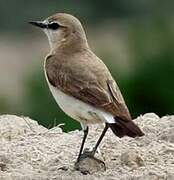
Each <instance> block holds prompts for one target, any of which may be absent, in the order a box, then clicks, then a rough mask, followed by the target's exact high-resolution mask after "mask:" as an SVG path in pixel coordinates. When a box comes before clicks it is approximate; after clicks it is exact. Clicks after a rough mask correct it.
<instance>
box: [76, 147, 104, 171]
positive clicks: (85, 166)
mask: <svg viewBox="0 0 174 180" xmlns="http://www.w3.org/2000/svg"><path fill="white" fill-rule="evenodd" d="M94 154H95V152H94V151H89V150H86V149H85V150H84V153H83V154H82V155H81V156H80V158H78V160H77V162H76V163H75V169H76V170H78V171H80V172H81V173H82V174H92V173H94V172H97V171H105V170H106V166H105V163H104V162H103V161H102V160H100V159H97V158H96V157H94Z"/></svg>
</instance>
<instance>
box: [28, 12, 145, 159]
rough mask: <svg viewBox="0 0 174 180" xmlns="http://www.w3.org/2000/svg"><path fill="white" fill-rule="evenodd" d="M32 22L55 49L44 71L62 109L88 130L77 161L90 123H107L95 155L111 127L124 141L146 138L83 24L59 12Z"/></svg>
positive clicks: (93, 152)
mask: <svg viewBox="0 0 174 180" xmlns="http://www.w3.org/2000/svg"><path fill="white" fill-rule="evenodd" d="M30 23H31V24H32V25H34V26H37V27H40V28H42V29H43V30H44V32H45V33H46V35H47V36H48V40H49V44H50V48H51V50H50V53H49V54H48V55H47V57H46V59H45V63H44V71H45V76H46V80H47V82H48V86H49V88H50V91H51V92H52V94H53V96H54V98H55V100H56V102H57V103H58V105H59V106H60V108H61V109H62V110H63V111H64V112H65V113H66V114H67V115H69V116H70V117H72V118H73V119H75V120H77V121H79V122H80V124H81V126H82V128H83V130H84V137H83V141H82V144H81V148H80V152H79V155H78V158H77V162H78V161H79V160H80V157H81V155H82V151H83V147H84V143H85V140H86V137H87V134H88V125H89V124H95V123H105V128H104V130H103V132H102V134H101V136H100V138H99V139H98V141H97V143H96V145H95V147H94V148H93V151H92V152H91V154H92V155H94V154H95V152H96V150H97V147H98V145H99V144H100V142H101V140H102V138H103V137H104V135H105V133H106V131H107V130H108V128H111V130H112V131H113V133H114V134H115V135H116V136H118V137H120V138H121V137H123V136H130V137H136V136H142V135H143V132H142V131H141V130H140V129H139V127H138V126H137V125H135V124H134V122H133V121H132V118H131V115H130V113H129V110H128V108H127V106H126V104H125V102H124V99H123V97H122V94H121V92H120V90H119V88H118V86H117V84H116V82H115V80H114V79H113V77H112V75H111V74H110V72H109V70H108V68H107V67H106V66H105V64H104V63H103V62H102V60H101V59H99V58H98V57H97V56H96V55H95V54H94V53H93V52H92V51H91V49H90V47H89V45H88V42H87V38H86V34H85V31H84V29H83V27H82V25H81V23H80V21H79V20H78V19H77V18H75V17H74V16H72V15H70V14H65V13H58V14H55V15H53V16H51V17H48V18H47V19H46V20H44V21H32V22H30Z"/></svg>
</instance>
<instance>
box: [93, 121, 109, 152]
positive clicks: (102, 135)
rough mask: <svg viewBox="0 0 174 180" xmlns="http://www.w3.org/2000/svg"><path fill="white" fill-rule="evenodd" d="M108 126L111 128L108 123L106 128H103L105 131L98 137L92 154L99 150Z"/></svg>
mask: <svg viewBox="0 0 174 180" xmlns="http://www.w3.org/2000/svg"><path fill="white" fill-rule="evenodd" d="M108 128H109V126H108V124H107V123H106V125H105V128H104V129H103V132H102V134H101V136H100V138H99V139H98V141H97V143H96V145H95V147H94V149H93V151H92V155H94V154H95V152H96V151H97V148H98V146H99V144H100V143H101V141H102V139H103V137H104V136H105V134H106V131H107V130H108Z"/></svg>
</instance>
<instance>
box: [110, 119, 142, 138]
mask: <svg viewBox="0 0 174 180" xmlns="http://www.w3.org/2000/svg"><path fill="white" fill-rule="evenodd" d="M115 119H116V123H114V124H110V123H109V124H108V125H109V127H110V128H111V129H112V131H113V133H114V134H115V135H116V136H118V137H120V138H121V137H123V136H130V137H133V138H134V137H136V136H143V135H144V133H143V132H142V131H141V130H140V128H139V127H138V126H137V125H136V124H135V123H134V122H133V121H124V120H122V119H121V118H115Z"/></svg>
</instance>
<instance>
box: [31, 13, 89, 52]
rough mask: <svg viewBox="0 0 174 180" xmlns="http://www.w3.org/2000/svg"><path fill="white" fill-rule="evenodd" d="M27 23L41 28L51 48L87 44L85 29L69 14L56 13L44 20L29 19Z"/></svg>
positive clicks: (77, 46) (78, 46)
mask: <svg viewBox="0 0 174 180" xmlns="http://www.w3.org/2000/svg"><path fill="white" fill-rule="evenodd" d="M29 23H30V24H32V25H34V26H37V27H39V28H41V29H43V31H44V32H45V33H46V35H47V37H48V40H49V44H50V47H51V49H52V50H53V49H56V48H58V47H59V48H60V47H62V48H67V47H71V48H75V47H76V48H80V47H83V46H84V47H85V46H86V47H87V46H88V44H87V40H86V35H85V31H84V29H83V27H82V25H81V23H80V21H79V20H78V19H77V18H76V17H74V16H72V15H70V14H65V13H57V14H54V15H52V16H50V17H48V18H46V19H45V20H44V21H31V22H29Z"/></svg>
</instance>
